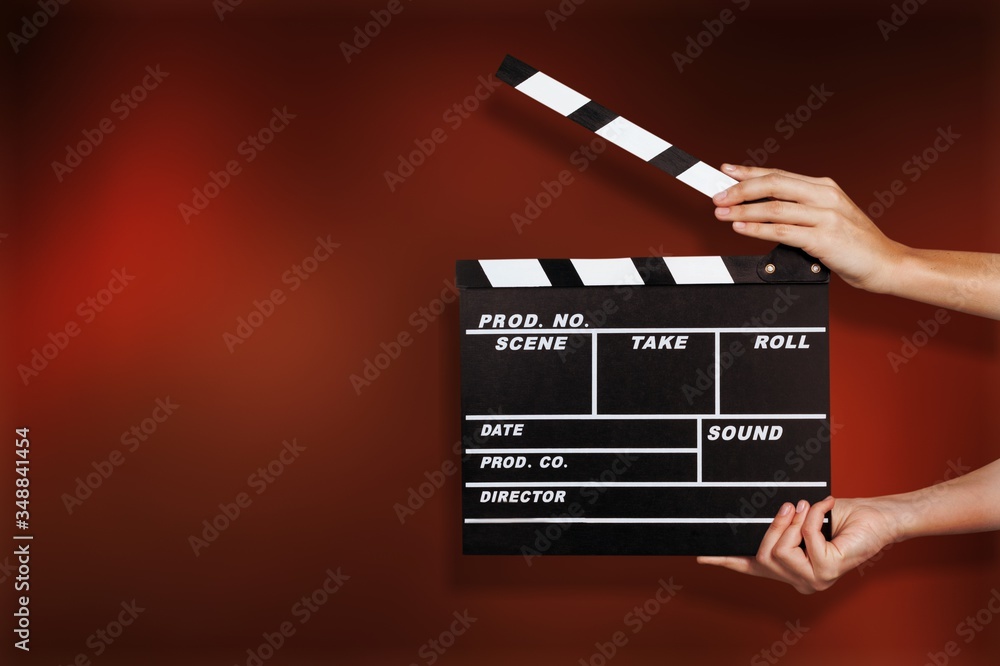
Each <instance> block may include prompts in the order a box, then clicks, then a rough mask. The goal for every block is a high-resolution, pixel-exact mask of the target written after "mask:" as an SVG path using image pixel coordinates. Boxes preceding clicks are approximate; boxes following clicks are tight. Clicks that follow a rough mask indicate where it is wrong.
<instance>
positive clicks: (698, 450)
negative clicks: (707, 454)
mask: <svg viewBox="0 0 1000 666" xmlns="http://www.w3.org/2000/svg"><path fill="white" fill-rule="evenodd" d="M695 452H696V453H697V454H698V457H697V458H696V460H697V462H698V479H697V480H698V481H699V482H700V481H701V419H698V448H697V449H695Z"/></svg>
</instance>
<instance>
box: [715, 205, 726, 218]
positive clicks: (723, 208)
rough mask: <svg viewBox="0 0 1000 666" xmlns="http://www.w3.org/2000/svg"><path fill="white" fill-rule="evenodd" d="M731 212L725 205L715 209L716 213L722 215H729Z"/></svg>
mask: <svg viewBox="0 0 1000 666" xmlns="http://www.w3.org/2000/svg"><path fill="white" fill-rule="evenodd" d="M729 212H730V210H729V208H726V207H725V206H723V207H722V208H716V209H715V214H716V215H720V216H721V215H729Z"/></svg>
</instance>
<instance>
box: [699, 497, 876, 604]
mask: <svg viewBox="0 0 1000 666" xmlns="http://www.w3.org/2000/svg"><path fill="white" fill-rule="evenodd" d="M835 502H836V504H837V508H836V510H835V511H834V512H833V518H832V520H833V530H832V534H833V540H832V541H827V540H826V537H824V536H823V533H822V532H821V531H820V530H821V528H822V526H823V518H824V516H825V514H826V513H827V512H828V511H830V510H831V509H833V507H834V503H835ZM894 536H895V534H894V526H893V523H892V521H891V519H890V517H889V514H888V513H887V512H886V511H885V510H884V509H880V508H879V506H878V501H877V500H859V499H842V500H839V501H837V500H834V498H833V497H828V498H826V499H825V500H823V501H822V502H817V503H816V504H814V505H813V506H812V507H811V508H810V507H809V504H808V502H806V501H805V500H802V501H800V502H799V503H798V505H797V506H794V507H793V506H792V505H791V504H789V503H787V502H786V503H785V504H783V505H782V507H781V509H780V510H779V511H778V515H777V516H775V518H774V521H773V522H772V523H771V527H770V528H768V530H767V532H766V533H765V534H764V538H763V539H762V540H761V542H760V548H759V549H758V550H757V557H756V558H752V557H699V558H698V563H699V564H714V565H717V566H722V567H725V568H727V569H732V570H733V571H738V572H740V573H746V574H750V575H752V576H763V577H765V578H773V579H775V580H780V581H783V582H785V583H788V584H789V585H791V586H793V587H794V588H795V589H796V590H798V591H799V592H801V593H802V594H812V593H813V592H818V591H821V590H825V589H827V588H829V587H830V586H831V585H833V584H834V583H835V582H837V579H839V578H840V577H841V576H843V575H844V574H845V573H847V572H848V571H850V570H851V569H853V568H855V567H857V566H858V565H860V564H861V563H863V562H865V561H866V560H868V559H870V558H871V557H872V556H874V555H875V554H876V553H878V552H879V551H880V550H882V549H883V548H884V547H885V546H887V545H888V544H890V543H892V542H893V540H894ZM803 539H804V540H805V544H806V548H805V550H803V549H802V548H801V547H800V545H801V543H802V541H803Z"/></svg>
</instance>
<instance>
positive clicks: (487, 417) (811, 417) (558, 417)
mask: <svg viewBox="0 0 1000 666" xmlns="http://www.w3.org/2000/svg"><path fill="white" fill-rule="evenodd" d="M825 418H826V414H466V415H465V420H466V421H587V420H590V419H593V420H597V421H693V420H695V419H706V420H709V421H725V420H730V419H732V420H737V419H748V420H749V419H753V420H757V419H783V420H784V419H787V420H795V419H799V420H802V421H816V420H819V419H825Z"/></svg>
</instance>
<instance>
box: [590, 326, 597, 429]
mask: <svg viewBox="0 0 1000 666" xmlns="http://www.w3.org/2000/svg"><path fill="white" fill-rule="evenodd" d="M590 413H591V414H596V413H597V333H593V334H591V336H590Z"/></svg>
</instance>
